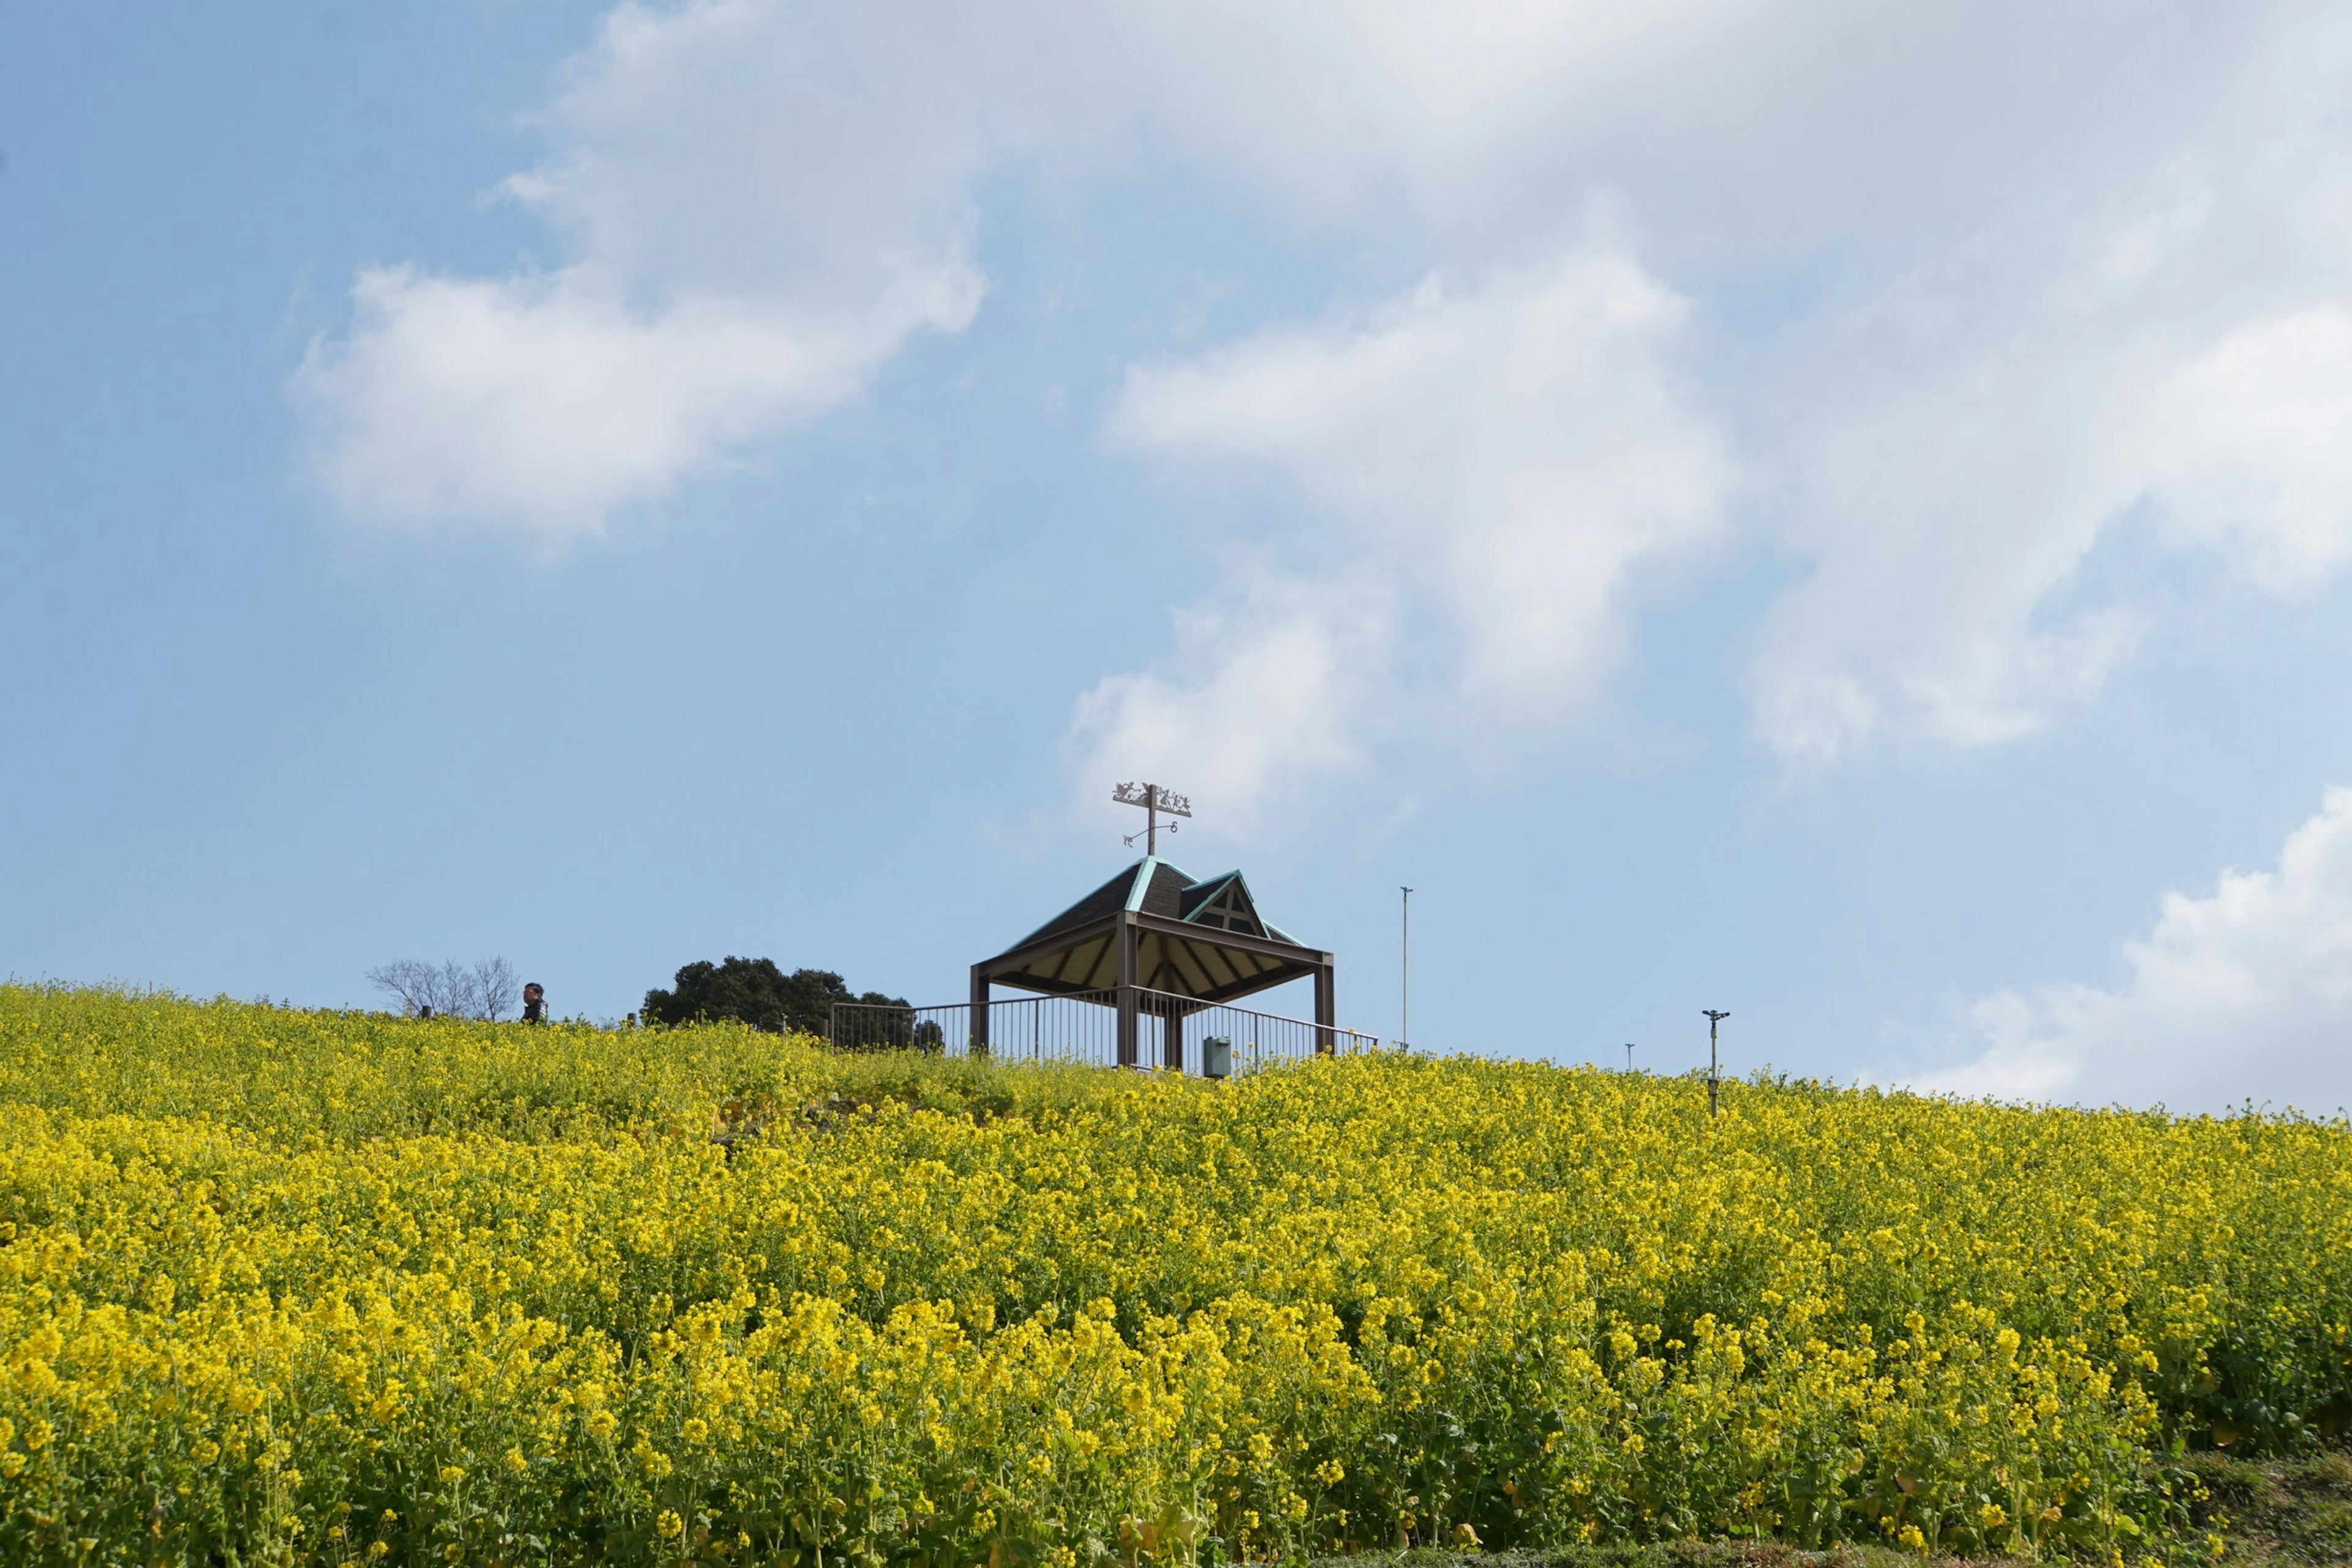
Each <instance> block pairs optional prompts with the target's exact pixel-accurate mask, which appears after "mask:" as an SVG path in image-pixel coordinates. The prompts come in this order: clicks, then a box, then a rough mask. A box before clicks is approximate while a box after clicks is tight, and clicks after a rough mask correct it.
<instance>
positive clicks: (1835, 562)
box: [1755, 136, 2352, 763]
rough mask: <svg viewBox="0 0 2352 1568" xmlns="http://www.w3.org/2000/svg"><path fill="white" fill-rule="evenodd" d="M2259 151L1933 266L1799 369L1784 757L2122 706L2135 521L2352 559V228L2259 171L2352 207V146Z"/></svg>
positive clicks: (2139, 612) (1776, 669) (1970, 741)
mask: <svg viewBox="0 0 2352 1568" xmlns="http://www.w3.org/2000/svg"><path fill="white" fill-rule="evenodd" d="M2260 153H2261V156H2260V157H2257V156H2256V155H2255V153H2254V152H2253V151H2250V150H2248V149H2246V148H2241V149H2239V150H2238V154H2239V155H2238V156H2237V158H2236V160H2235V161H2234V162H2230V161H2227V160H2225V161H2224V162H2225V163H2227V165H2228V166H2226V167H2221V168H2216V169H2207V170H2205V171H2203V172H2192V173H2186V174H2184V173H2183V172H2182V171H2180V170H2179V169H2174V168H2167V169H2163V170H2159V171H2158V172H2157V173H2155V174H2151V175H2150V176H2149V177H2148V179H2147V181H2146V182H2145V184H2144V186H2143V187H2142V188H2140V189H2137V190H2135V191H2132V192H2127V193H2126V195H2123V196H2122V197H2119V198H2118V199H2116V201H2115V202H2114V203H2113V205H2110V206H2104V207H2101V208H2098V209H2096V210H2093V211H2090V212H2087V213H2081V214H2077V215H2074V216H2071V217H2070V218H2068V219H2067V220H2066V221H2064V222H2063V223H2061V224H2058V225H2056V226H2053V228H2051V229H2050V230H2048V231H2047V232H2037V233H2036V234H2034V235H2032V237H2027V238H2024V239H2019V240H2013V241H2012V240H2000V241H1989V242H1988V243H1987V244H1986V245H1985V246H1984V247H1982V249H1981V250H1980V251H1979V252H1978V253H1976V254H1973V255H1971V256H1969V257H1968V258H1965V259H1964V260H1963V261H1960V262H1958V263H1954V264H1952V265H1951V266H1950V267H1948V268H1942V269H1940V271H1939V273H1938V275H1937V276H1936V277H1934V278H1933V279H1927V280H1925V281H1923V280H1921V279H1906V281H1905V282H1904V284H1903V285H1902V286H1900V287H1899V288H1896V289H1890V290H1889V291H1887V292H1886V293H1885V295H1883V296H1882V297H1881V298H1879V299H1877V300H1874V301H1873V303H1872V305H1871V306H1870V307H1869V308H1868V309H1867V310H1862V311H1858V312H1856V313H1854V314H1853V316H1852V317H1851V318H1850V320H1849V321H1848V322H1847V323H1846V325H1845V327H1844V329H1843V331H1844V336H1843V339H1842V340H1841V341H1838V342H1835V343H1834V344H1833V346H1832V349H1831V350H1830V351H1829V352H1828V353H1825V354H1824V355H1823V358H1822V363H1819V364H1817V365H1816V366H1815V367H1813V369H1812V371H1811V373H1810V375H1809V379H1808V380H1807V381H1805V382H1803V383H1801V384H1798V385H1796V386H1794V387H1792V388H1791V389H1790V390H1791V392H1792V394H1793V396H1792V398H1791V401H1792V402H1793V403H1794V404H1795V405H1798V406H1800V407H1801V408H1802V409H1803V410H1804V413H1803V414H1802V415H1801V416H1800V417H1798V418H1797V419H1795V420H1793V421H1791V422H1790V426H1791V427H1790V436H1789V446H1788V447H1787V448H1786V451H1787V454H1788V456H1787V458H1785V459H1783V460H1784V461H1787V462H1789V463H1790V464H1792V465H1793V466H1794V468H1795V469H1796V471H1797V472H1798V474H1799V475H1800V476H1801V484H1800V487H1799V490H1798V495H1797V499H1796V500H1795V503H1794V505H1793V507H1792V509H1791V516H1790V520H1789V521H1787V523H1786V524H1785V525H1784V533H1783V536H1784V539H1785V540H1786V542H1788V543H1789V544H1790V546H1791V548H1792V549H1793V550H1794V551H1795V552H1798V553H1800V554H1801V555H1802V556H1804V557H1806V558H1808V559H1809V560H1810V561H1811V563H1812V568H1813V569H1812V574H1811V577H1810V578H1809V579H1808V580H1807V581H1805V582H1803V583H1802V584H1799V585H1798V586H1797V587H1796V588H1794V589H1792V590H1791V591H1790V592H1789V593H1788V594H1787V595H1785V596H1784V597H1783V598H1782V600H1781V601H1780V603H1779V604H1778V605H1775V606H1774V607H1773V609H1772V612H1771V614H1770V616H1769V619H1768V622H1767V624H1766V627H1765V630H1764V635H1763V637H1762V640H1761V643H1760V646H1759V658H1758V663H1757V668H1756V677H1755V686H1756V704H1757V725H1758V729H1759V732H1760V733H1761V734H1762V736H1763V737H1764V739H1765V740H1766V741H1767V742H1768V743H1769V744H1770V745H1771V746H1772V747H1773V748H1774V749H1775V750H1776V751H1778V752H1780V754H1781V755H1783V756H1784V757H1787V758H1790V759H1795V760H1801V761H1804V762H1811V763H1819V762H1829V761H1834V760H1836V759H1838V758H1841V757H1843V756H1847V755H1850V754H1852V753H1853V752H1858V751H1861V750H1863V749H1864V748H1865V747H1867V746H1869V745H1871V744H1873V743H1874V742H1877V741H1879V740H1881V739H1884V738H1885V737H1886V736H1888V735H1890V734H1891V735H1895V736H1898V737H1910V738H1921V739H1926V740H1928V741H1932V742H1937V743H1940V744H1947V745H1953V746H1960V747H1970V746H1982V745H1989V744H1998V743H2000V742H2007V741H2011V740H2013V739H2015V738H2016V737H2018V736H2020V735H2022V734H2026V733H2029V732H2031V731H2033V730H2035V729H2037V728H2040V727H2042V725H2044V724H2046V723H2048V722H2050V721H2052V719H2053V717H2054V716H2055V715H2056V714H2058V713H2059V712H2061V711H2063V710H2064V709H2065V708H2066V707H2068V706H2069V705H2072V704H2074V703H2079V702H2082V701H2085V700H2089V699H2091V698H2093V697H2095V696H2096V695H2097V693H2098V692H2099V690H2100V689H2101V688H2102V687H2103V685H2104V684H2105V679H2106V678H2107V676H2108V675H2109V673H2110V672H2111V671H2112V670H2113V669H2114V668H2116V665H2117V664H2118V663H2119V662H2120V661H2121V660H2122V659H2123V658H2126V656H2128V654H2129V653H2130V652H2131V651H2132V649H2133V647H2134V646H2135V644H2136V643H2137V640H2138V638H2139V637H2140V635H2141V633H2142V632H2143V630H2144V627H2145V613H2144V611H2143V609H2142V608H2141V607H2140V606H2137V605H2132V604H2130V603H2126V602H2110V603H2106V604H2098V603H2096V602H2095V601H2094V602H2090V603H2084V600H2083V595H2080V594H2077V593H2075V592H2074V590H2075V589H2076V588H2077V587H2078V585H2079V584H2080V583H2081V574H2082V570H2083V567H2084V563H2086V562H2087V561H2088V560H2089V559H2090V558H2091V556H2092V554H2093V552H2095V550H2097V549H2098V548H2099V547H2100V546H2101V544H2102V543H2103V542H2105V541H2107V540H2109V539H2110V538H2112V537H2113V536H2114V535H2115V534H2116V531H2117V530H2118V529H2119V528H2122V527H2124V526H2126V525H2128V524H2131V523H2133V522H2135V521H2138V522H2144V523H2145V524H2146V525H2147V530H2148V537H2149V538H2151V539H2153V540H2157V541H2160V542H2168V543H2170V544H2173V545H2175V546H2187V547H2192V548H2194V549H2195V550H2197V551H2199V552H2204V553H2207V554H2210V556H2211V557H2212V558H2213V559H2215V560H2216V561H2218V562H2219V563H2221V565H2222V566H2223V567H2224V568H2225V569H2227V570H2229V571H2231V572H2232V573H2235V574H2239V575H2241V576H2242V577H2243V578H2245V579H2246V580H2248V581H2250V582H2252V583H2253V584H2256V585H2258V586H2260V587H2262V588H2263V589H2266V590H2269V591H2272V592H2277V593H2293V592H2299V591H2302V590H2305V589H2307V588H2309V587H2311V586H2313V585H2314V584H2317V583H2319V582H2321V581H2323V580H2324V579H2325V578H2326V576H2327V575H2328V574H2332V573H2334V572H2335V571H2336V570H2337V569H2339V568H2340V567H2341V566H2342V565H2343V563H2345V561H2346V560H2347V557H2352V458H2347V455H2346V451H2347V448H2346V443H2345V442H2344V441H2343V440H2342V439H2341V438H2340V435H2339V433H2340V432H2342V431H2343V430H2345V429H2346V428H2347V423H2352V290H2347V289H2345V288H2344V287H2343V286H2342V284H2341V282H2340V280H2339V279H2340V276H2341V272H2340V268H2344V267H2347V266H2352V229H2347V230H2314V229H2313V228H2312V227H2311V226H2308V225H2307V224H2305V223H2304V222H2303V221H2302V220H2301V218H2300V217H2299V216H2297V215H2294V214H2293V213H2290V212H2288V211H2286V210H2284V209H2283V208H2281V207H2280V206H2279V205H2277V204H2276V202H2275V200H2274V198H2273V194H2272V193H2270V192H2268V191H2266V190H2260V189H2256V188H2255V187H2256V185H2257V184H2258V183H2259V182H2257V181H2256V179H2255V175H2254V171H2255V169H2256V167H2257V166H2258V165H2260V166H2261V167H2262V168H2263V169H2264V170H2265V171H2266V172H2267V174H2269V175H2271V176H2274V175H2275V174H2276V173H2277V165H2278V164H2279V163H2281V162H2282V161H2293V162H2296V163H2301V164H2302V165H2304V166H2305V170H2306V173H2307V175H2308V178H2307V181H2305V182H2299V183H2297V188H2298V190H2299V191H2300V192H2301V194H2302V196H2303V198H2304V199H2307V200H2311V201H2314V202H2317V203H2319V204H2320V205H2326V202H2327V201H2328V200H2330V199H2334V198H2336V197H2338V196H2340V197H2344V198H2352V178H2347V175H2346V174H2344V173H2343V172H2342V170H2343V169H2344V168H2345V167H2346V166H2347V165H2346V164H2345V163H2344V157H2345V154H2346V153H2352V147H2347V146H2345V145H2344V144H2342V143H2341V142H2338V141H2337V140H2336V139H2335V138H2333V137H2332V136H2331V137H2329V138H2326V139H2324V140H2323V141H2321V142H2315V143H2314V144H2312V145H2308V146H2301V147H2298V148H2297V149H2296V150H2295V151H2294V154H2293V157H2292V159H2291V160H2289V159H2288V155H2287V154H2286V153H2282V152H2281V150H2280V149H2279V148H2277V147H2276V146H2273V145H2270V144H2267V143H2265V144H2263V146H2262V147H2261V148H2260ZM2329 258H2332V260H2333V262H2334V265H2335V268H2336V269H2338V270H2337V271H2336V272H2334V273H2332V274H2331V273H2329V269H2328V268H2316V271H2317V272H2318V273H2320V274H2328V275H2326V276H2315V263H2317V262H2319V261H2321V260H2323V259H2329ZM2069 605H2072V607H2068V606H2069Z"/></svg>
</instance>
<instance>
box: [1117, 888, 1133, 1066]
mask: <svg viewBox="0 0 2352 1568" xmlns="http://www.w3.org/2000/svg"><path fill="white" fill-rule="evenodd" d="M1135 948H1136V931H1135V922H1134V921H1132V920H1129V918H1128V916H1127V912H1126V911H1125V910H1121V911H1120V912H1119V917H1118V1065H1119V1066H1121V1067H1123V1068H1131V1067H1133V1066H1134V1065H1135V1004H1136V995H1135V968H1136V963H1135V961H1136V952H1135Z"/></svg>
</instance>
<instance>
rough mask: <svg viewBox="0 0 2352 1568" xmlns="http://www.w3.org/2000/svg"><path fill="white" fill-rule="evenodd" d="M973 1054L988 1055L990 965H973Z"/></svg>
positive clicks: (977, 1055) (978, 1055)
mask: <svg viewBox="0 0 2352 1568" xmlns="http://www.w3.org/2000/svg"><path fill="white" fill-rule="evenodd" d="M971 1054H972V1055H973V1056H976V1057H984V1056H986V1055H988V965H986V964H984V963H975V964H973V965H972V966H971Z"/></svg>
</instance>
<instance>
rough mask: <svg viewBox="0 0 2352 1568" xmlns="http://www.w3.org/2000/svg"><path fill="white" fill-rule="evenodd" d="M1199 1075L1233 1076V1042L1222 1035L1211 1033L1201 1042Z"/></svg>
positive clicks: (1203, 1076)
mask: <svg viewBox="0 0 2352 1568" xmlns="http://www.w3.org/2000/svg"><path fill="white" fill-rule="evenodd" d="M1201 1076H1202V1078H1231V1077H1233V1076H1234V1043H1233V1041H1231V1040H1229V1039H1227V1038H1226V1037H1224V1036H1223V1035H1211V1036H1210V1037H1208V1038H1207V1039H1205V1040H1202V1042H1201Z"/></svg>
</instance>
